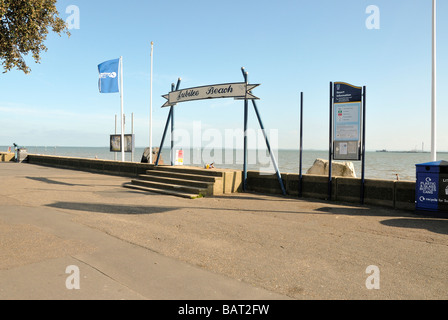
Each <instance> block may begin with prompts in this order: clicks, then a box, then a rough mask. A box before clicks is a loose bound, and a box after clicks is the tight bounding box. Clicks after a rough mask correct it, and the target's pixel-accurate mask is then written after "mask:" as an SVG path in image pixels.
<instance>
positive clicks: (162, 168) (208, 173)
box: [148, 166, 224, 177]
mask: <svg viewBox="0 0 448 320" xmlns="http://www.w3.org/2000/svg"><path fill="white" fill-rule="evenodd" d="M151 170H157V171H170V172H175V173H187V174H195V175H203V176H212V177H222V176H223V175H224V173H223V172H222V171H218V170H216V169H202V168H194V167H184V166H154V167H153V168H152V169H150V170H148V171H151Z"/></svg>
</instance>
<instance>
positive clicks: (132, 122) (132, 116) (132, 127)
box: [131, 112, 134, 162]
mask: <svg viewBox="0 0 448 320" xmlns="http://www.w3.org/2000/svg"><path fill="white" fill-rule="evenodd" d="M131 138H132V139H134V112H132V113H131ZM131 148H132V145H131ZM131 162H134V148H132V149H131Z"/></svg>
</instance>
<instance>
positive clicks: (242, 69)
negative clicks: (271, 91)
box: [241, 68, 248, 191]
mask: <svg viewBox="0 0 448 320" xmlns="http://www.w3.org/2000/svg"><path fill="white" fill-rule="evenodd" d="M241 71H242V72H243V76H244V81H245V82H246V86H247V75H248V73H247V72H246V71H244V68H241ZM247 111H248V103H247V99H244V147H243V148H244V150H243V152H244V164H243V191H246V190H247Z"/></svg>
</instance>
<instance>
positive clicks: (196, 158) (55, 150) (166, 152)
mask: <svg viewBox="0 0 448 320" xmlns="http://www.w3.org/2000/svg"><path fill="white" fill-rule="evenodd" d="M23 148H25V149H26V150H27V153H29V154H42V155H56V156H66V157H78V158H88V159H104V160H121V153H115V152H110V149H109V147H64V146H31V147H29V146H27V147H23ZM11 149H12V150H14V148H13V147H12V148H11ZM144 149H145V148H143V147H141V148H138V147H137V148H135V151H134V152H133V153H125V161H131V162H141V158H142V155H143V152H144ZM0 151H8V146H3V147H1V146H0ZM176 151H177V150H176ZM182 152H183V165H191V166H199V167H203V166H205V165H206V164H211V163H213V165H214V167H215V168H227V169H237V170H243V163H244V159H243V155H244V153H243V151H242V150H231V149H225V150H218V149H209V150H208V149H201V150H200V149H187V150H182ZM176 155H177V152H175V153H174V155H173V160H174V161H176V158H175V157H176ZM318 158H320V159H324V160H328V159H329V152H328V150H303V152H302V174H306V171H307V170H308V169H309V168H310V167H311V166H312V165H313V163H314V161H315V160H316V159H318ZM170 159H171V155H170V149H169V148H163V149H162V153H161V160H162V161H163V163H164V164H169V163H170ZM437 159H438V160H448V152H438V153H437ZM274 160H275V162H276V163H277V166H278V168H279V171H280V172H282V173H299V168H300V152H299V150H276V151H274ZM346 161H347V162H352V163H353V165H354V168H355V172H356V176H357V177H361V166H362V164H361V161H353V160H346ZM430 161H431V159H430V153H429V152H422V151H420V152H419V151H409V152H406V151H385V150H381V151H366V155H365V170H364V175H365V178H367V179H384V180H397V179H399V180H407V181H415V180H416V167H415V165H416V164H419V163H425V162H430ZM337 162H344V161H337ZM247 163H248V165H247V169H248V170H256V171H263V172H272V173H275V167H274V162H273V161H272V157H271V156H270V155H269V153H268V152H267V151H266V150H261V151H260V150H258V151H257V150H248V158H247ZM160 164H162V162H160Z"/></svg>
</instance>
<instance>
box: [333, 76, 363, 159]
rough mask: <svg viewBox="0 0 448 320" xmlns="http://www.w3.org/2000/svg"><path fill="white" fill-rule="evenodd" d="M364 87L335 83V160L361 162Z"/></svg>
mask: <svg viewBox="0 0 448 320" xmlns="http://www.w3.org/2000/svg"><path fill="white" fill-rule="evenodd" d="M361 99H362V87H356V86H352V85H350V84H348V83H345V82H335V83H334V100H333V101H334V107H333V115H332V117H333V119H332V121H333V130H334V131H333V150H334V152H333V159H334V160H360V159H361V158H360V156H361V153H360V149H361V113H362V109H361Z"/></svg>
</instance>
